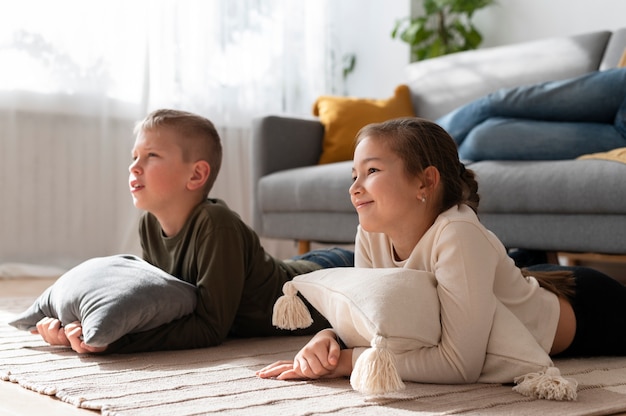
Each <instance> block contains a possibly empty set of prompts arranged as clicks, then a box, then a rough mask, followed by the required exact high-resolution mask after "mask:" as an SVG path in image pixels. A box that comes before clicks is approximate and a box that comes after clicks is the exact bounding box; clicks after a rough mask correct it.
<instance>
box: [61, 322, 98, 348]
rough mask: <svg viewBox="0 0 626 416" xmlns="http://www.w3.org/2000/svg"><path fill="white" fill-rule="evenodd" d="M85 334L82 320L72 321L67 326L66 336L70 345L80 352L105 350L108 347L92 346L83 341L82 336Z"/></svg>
mask: <svg viewBox="0 0 626 416" xmlns="http://www.w3.org/2000/svg"><path fill="white" fill-rule="evenodd" d="M82 335H83V327H82V325H81V324H80V322H78V321H76V322H72V323H71V324H67V325H66V326H65V336H66V337H67V340H68V341H69V343H70V346H71V347H72V349H73V350H74V351H76V352H77V353H79V354H84V353H99V352H104V351H105V350H106V349H107V347H106V346H105V347H92V346H91V345H87V344H85V343H84V342H83V340H82V338H81V336H82Z"/></svg>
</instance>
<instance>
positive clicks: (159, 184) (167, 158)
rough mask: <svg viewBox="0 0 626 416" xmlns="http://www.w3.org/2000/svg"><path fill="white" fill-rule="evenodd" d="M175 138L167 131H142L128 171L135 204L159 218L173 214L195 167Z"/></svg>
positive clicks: (172, 132) (173, 134) (134, 148)
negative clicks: (186, 160) (187, 159)
mask: <svg viewBox="0 0 626 416" xmlns="http://www.w3.org/2000/svg"><path fill="white" fill-rule="evenodd" d="M175 135H176V133H175V132H174V131H172V130H170V129H167V128H160V129H155V130H147V131H142V132H140V133H139V134H138V135H137V138H136V140H135V145H134V147H133V151H132V156H133V162H132V163H131V165H130V166H129V168H128V170H129V172H130V175H129V186H130V193H131V195H132V197H133V203H134V204H135V206H136V207H137V208H139V209H143V210H145V211H149V212H151V213H152V214H154V215H155V216H156V217H157V218H158V217H160V216H163V215H167V214H168V213H170V214H171V211H172V210H173V209H175V205H176V202H175V201H179V200H181V198H182V197H183V195H184V193H185V189H186V186H187V181H188V180H189V178H190V176H191V175H192V170H193V164H192V163H186V162H184V161H183V153H182V149H181V148H180V146H179V145H178V144H177V137H175Z"/></svg>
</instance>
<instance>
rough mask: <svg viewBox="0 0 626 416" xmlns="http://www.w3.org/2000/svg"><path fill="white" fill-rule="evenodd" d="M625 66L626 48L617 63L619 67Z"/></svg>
mask: <svg viewBox="0 0 626 416" xmlns="http://www.w3.org/2000/svg"><path fill="white" fill-rule="evenodd" d="M625 66H626V49H624V53H623V54H622V57H621V58H620V60H619V62H618V63H617V67H618V68H624V67H625Z"/></svg>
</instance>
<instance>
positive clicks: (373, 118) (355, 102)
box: [313, 85, 415, 164]
mask: <svg viewBox="0 0 626 416" xmlns="http://www.w3.org/2000/svg"><path fill="white" fill-rule="evenodd" d="M313 115H315V116H319V119H320V121H321V122H322V124H323V125H324V140H323V142H322V155H321V156H320V160H319V163H320V164H322V163H332V162H340V161H343V160H351V159H352V154H353V153H354V138H355V137H356V134H357V133H358V131H359V130H360V129H361V127H363V126H365V125H366V124H369V123H378V122H381V121H385V120H389V119H392V118H398V117H407V116H414V115H415V112H414V111H413V106H412V104H411V94H410V92H409V88H408V87H407V86H406V85H399V86H398V87H396V89H395V91H394V95H393V97H391V98H388V99H380V100H379V99H367V98H356V97H338V96H332V95H325V96H321V97H319V98H318V99H317V100H316V101H315V104H314V105H313Z"/></svg>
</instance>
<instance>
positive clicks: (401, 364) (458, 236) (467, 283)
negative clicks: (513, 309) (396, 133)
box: [353, 222, 497, 384]
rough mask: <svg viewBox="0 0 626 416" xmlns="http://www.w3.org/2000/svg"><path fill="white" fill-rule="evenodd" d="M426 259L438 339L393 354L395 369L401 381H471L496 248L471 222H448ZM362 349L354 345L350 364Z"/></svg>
mask: <svg viewBox="0 0 626 416" xmlns="http://www.w3.org/2000/svg"><path fill="white" fill-rule="evenodd" d="M431 259H432V262H433V272H434V274H435V277H436V279H437V282H438V287H437V292H438V295H439V300H440V305H441V316H440V319H441V330H442V335H441V340H440V342H439V344H438V345H436V346H433V347H428V348H421V349H417V350H412V351H407V352H405V353H402V354H398V355H397V356H396V358H397V363H396V364H397V368H398V372H399V374H400V376H401V377H402V378H403V379H404V380H411V381H417V382H426V383H449V384H452V383H468V382H475V381H476V380H477V379H478V378H479V377H480V374H481V371H482V367H483V364H484V360H485V357H486V351H487V342H488V339H489V334H490V331H491V327H492V323H493V317H494V314H495V309H496V297H495V295H494V293H493V283H494V276H495V269H496V264H497V252H495V251H494V247H493V246H492V245H491V242H490V241H489V239H488V238H487V237H486V235H485V234H484V233H483V232H482V231H481V230H480V229H478V228H477V227H476V226H475V225H474V224H471V223H465V222H453V223H450V224H448V225H447V226H444V227H442V228H441V229H440V230H439V233H438V235H436V236H435V239H434V245H433V247H432V257H431ZM416 301H419V299H416ZM362 351H363V350H362V349H355V351H354V352H353V363H354V362H355V361H356V359H357V358H358V356H359V355H360V354H361V353H362Z"/></svg>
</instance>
